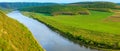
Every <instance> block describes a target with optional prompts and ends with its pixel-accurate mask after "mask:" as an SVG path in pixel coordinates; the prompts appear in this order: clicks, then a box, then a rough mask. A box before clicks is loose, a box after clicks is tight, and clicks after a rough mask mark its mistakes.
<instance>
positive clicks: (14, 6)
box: [0, 2, 58, 9]
mask: <svg viewBox="0 0 120 51" xmlns="http://www.w3.org/2000/svg"><path fill="white" fill-rule="evenodd" d="M50 5H58V4H57V3H35V2H31V3H29V2H14V3H10V2H8V3H7V2H1V3H0V7H3V8H9V9H18V8H24V7H33V6H50Z"/></svg>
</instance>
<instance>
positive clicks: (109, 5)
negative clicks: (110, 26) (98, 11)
mask: <svg viewBox="0 0 120 51" xmlns="http://www.w3.org/2000/svg"><path fill="white" fill-rule="evenodd" d="M69 5H79V6H82V7H85V8H114V7H115V6H116V5H117V4H116V3H113V2H76V3H70V4H69Z"/></svg>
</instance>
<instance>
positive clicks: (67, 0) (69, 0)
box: [0, 0, 120, 3]
mask: <svg viewBox="0 0 120 51" xmlns="http://www.w3.org/2000/svg"><path fill="white" fill-rule="evenodd" d="M83 1H110V2H115V3H120V0H0V2H41V3H44V2H54V3H73V2H83Z"/></svg>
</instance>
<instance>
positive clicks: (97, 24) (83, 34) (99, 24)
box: [22, 11, 120, 49]
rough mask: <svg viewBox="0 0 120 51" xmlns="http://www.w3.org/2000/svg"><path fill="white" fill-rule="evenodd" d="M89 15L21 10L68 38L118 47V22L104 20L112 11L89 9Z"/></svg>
mask: <svg viewBox="0 0 120 51" xmlns="http://www.w3.org/2000/svg"><path fill="white" fill-rule="evenodd" d="M90 12H91V14H90V15H72V16H71V15H58V16H49V15H46V14H41V13H32V12H22V13H23V14H24V15H26V16H29V17H32V18H34V19H37V20H38V21H41V22H43V23H45V24H46V25H48V26H50V27H52V28H53V29H56V30H58V31H60V32H63V33H64V35H66V36H67V37H68V38H72V39H76V40H80V41H82V42H83V43H84V44H89V45H93V46H94V47H96V46H97V47H100V48H111V49H120V31H119V30H120V29H119V28H120V23H119V22H112V21H106V19H107V18H108V17H110V16H112V15H114V13H108V12H98V11H90Z"/></svg>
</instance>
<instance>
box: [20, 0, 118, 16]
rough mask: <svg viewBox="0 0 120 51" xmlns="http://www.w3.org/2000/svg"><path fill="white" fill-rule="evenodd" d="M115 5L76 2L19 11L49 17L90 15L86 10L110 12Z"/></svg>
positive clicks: (109, 3)
mask: <svg viewBox="0 0 120 51" xmlns="http://www.w3.org/2000/svg"><path fill="white" fill-rule="evenodd" d="M116 6H117V4H115V3H112V2H78V3H70V4H65V5H53V6H40V7H38V6H37V7H28V8H22V9H20V10H21V11H30V12H38V13H47V14H51V15H59V14H64V15H78V14H79V15H80V14H82V15H90V12H89V11H88V10H95V11H102V12H112V10H111V9H113V8H114V9H115V8H116Z"/></svg>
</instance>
